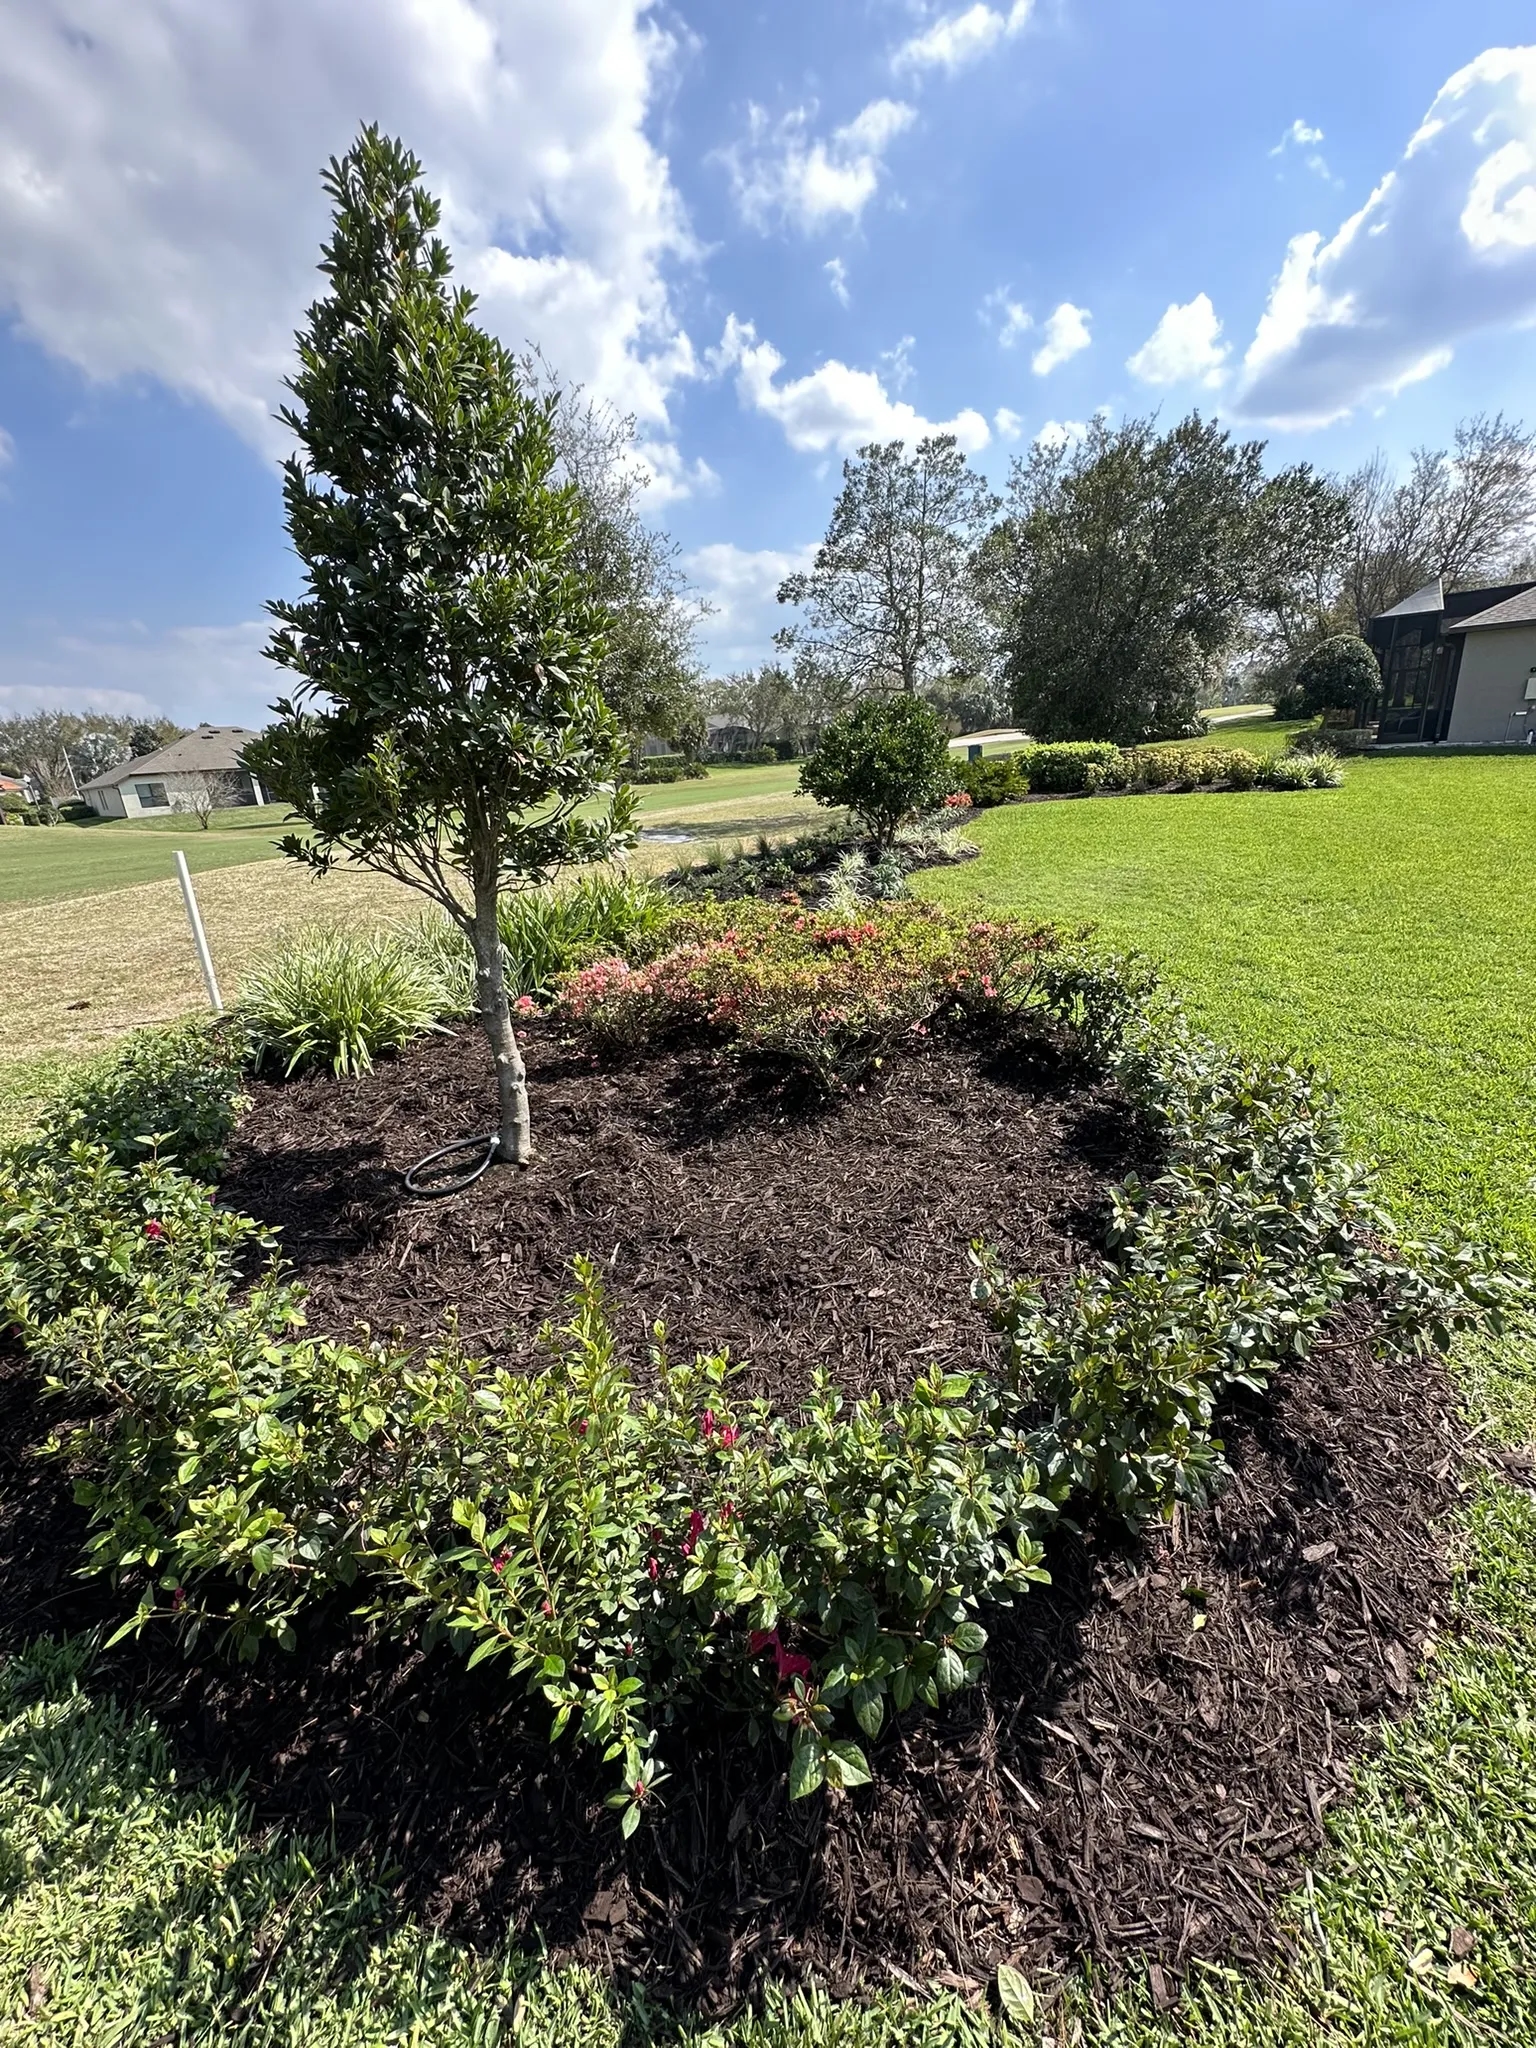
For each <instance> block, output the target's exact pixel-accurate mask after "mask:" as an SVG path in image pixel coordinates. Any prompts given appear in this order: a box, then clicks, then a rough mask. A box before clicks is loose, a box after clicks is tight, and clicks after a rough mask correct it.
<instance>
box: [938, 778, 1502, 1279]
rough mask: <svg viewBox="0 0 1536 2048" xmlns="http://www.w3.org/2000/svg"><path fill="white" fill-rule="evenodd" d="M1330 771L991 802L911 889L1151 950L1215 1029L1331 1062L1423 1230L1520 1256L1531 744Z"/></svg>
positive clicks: (1348, 1103)
mask: <svg viewBox="0 0 1536 2048" xmlns="http://www.w3.org/2000/svg"><path fill="white" fill-rule="evenodd" d="M1345 774H1346V777H1347V780H1346V783H1345V786H1344V788H1342V789H1340V790H1303V791H1296V792H1294V793H1292V792H1286V793H1273V794H1264V793H1260V792H1254V793H1250V794H1243V795H1237V794H1234V795H1209V794H1200V793H1196V794H1191V795H1187V796H1132V797H1113V798H1095V799H1092V800H1090V801H1064V802H1061V803H1051V804H1019V805H1011V806H1007V807H1005V808H1002V809H999V810H993V811H988V812H986V813H984V814H983V815H982V816H981V817H980V818H978V819H977V820H976V822H975V824H974V825H973V826H972V827H971V828H970V829H971V831H972V834H973V836H974V837H975V838H976V839H977V841H978V842H979V843H980V845H981V847H982V849H983V858H982V859H981V860H979V861H976V862H973V863H971V864H970V865H969V866H967V867H964V868H950V869H943V870H939V871H937V872H935V873H934V874H932V875H930V876H928V877H926V878H925V879H924V882H923V884H922V886H923V890H924V893H925V894H928V895H931V896H935V897H937V898H939V899H941V900H943V901H950V902H958V901H960V900H962V899H964V900H975V899H980V900H981V901H982V902H984V903H986V904H988V905H989V906H991V907H994V908H998V909H1008V910H1016V911H1020V912H1023V913H1025V914H1027V915H1028V916H1031V917H1050V918H1062V919H1065V920H1067V921H1069V922H1071V923H1089V922H1091V923H1093V924H1095V925H1096V926H1097V927H1098V928H1099V930H1100V931H1101V932H1102V933H1103V934H1104V936H1105V937H1106V938H1108V939H1109V940H1110V941H1112V942H1113V943H1114V944H1115V945H1116V946H1123V947H1137V948H1140V949H1142V950H1144V951H1146V952H1148V953H1150V954H1152V955H1153V956H1154V957H1156V958H1157V959H1158V960H1160V961H1161V962H1162V963H1163V964H1164V965H1165V966H1166V968H1167V970H1168V973H1169V975H1170V977H1171V978H1172V980H1173V981H1174V982H1175V984H1176V985H1177V986H1178V987H1179V988H1180V989H1181V990H1182V991H1183V992H1184V994H1185V995H1186V997H1187V998H1188V1000H1189V1002H1190V1004H1191V1007H1192V1008H1193V1010H1194V1012H1195V1014H1196V1015H1197V1016H1198V1017H1199V1018H1200V1020H1201V1021H1202V1022H1203V1023H1205V1024H1206V1025H1207V1026H1208V1027H1209V1028H1210V1029H1211V1030H1212V1031H1213V1032H1215V1033H1216V1034H1217V1035H1218V1036H1220V1037H1225V1038H1229V1039H1231V1040H1233V1041H1235V1042H1238V1043H1243V1044H1248V1045H1252V1046H1256V1047H1263V1048H1266V1049H1268V1050H1272V1051H1280V1052H1288V1051H1295V1052H1297V1053H1299V1054H1301V1055H1302V1056H1303V1057H1304V1058H1306V1059H1309V1060H1314V1061H1318V1062H1321V1063H1322V1064H1324V1065H1326V1066H1327V1067H1328V1068H1330V1069H1331V1071H1332V1072H1333V1074H1334V1076H1335V1078H1336V1079H1337V1081H1338V1084H1339V1086H1340V1088H1341V1090H1342V1092H1343V1098H1344V1105H1345V1109H1346V1112H1347V1114H1348V1116H1349V1119H1350V1123H1351V1125H1352V1127H1353V1129H1354V1131H1355V1133H1356V1134H1357V1137H1358V1139H1359V1142H1360V1144H1361V1146H1362V1147H1363V1148H1364V1150H1365V1151H1367V1152H1369V1153H1371V1154H1373V1155H1375V1156H1377V1157H1379V1158H1380V1159H1381V1161H1382V1164H1383V1167H1384V1169H1385V1173H1386V1177H1387V1183H1388V1186H1389V1188H1390V1190H1391V1193H1392V1196H1393V1199H1394V1202H1395V1204H1396V1206H1397V1207H1398V1208H1399V1210H1400V1211H1401V1212H1402V1213H1403V1214H1404V1215H1405V1216H1406V1217H1408V1218H1409V1219H1410V1220H1411V1221H1412V1222H1413V1223H1414V1225H1415V1226H1417V1227H1419V1228H1423V1229H1433V1228H1437V1227H1441V1226H1444V1225H1455V1226H1457V1227H1459V1228H1461V1229H1462V1230H1465V1231H1468V1232H1472V1233H1475V1234H1482V1235H1485V1236H1489V1237H1493V1238H1497V1239H1499V1240H1500V1241H1503V1242H1506V1243H1510V1244H1513V1245H1517V1246H1519V1247H1521V1248H1522V1249H1523V1250H1524V1251H1525V1253H1526V1254H1528V1255H1536V1188H1533V1177H1532V1175H1533V1168H1536V933H1533V929H1532V919H1531V911H1530V907H1529V903H1528V900H1527V897H1526V877H1527V876H1528V875H1530V874H1531V873H1532V872H1533V871H1536V760H1529V759H1526V758H1525V757H1523V756H1521V757H1517V758H1508V757H1504V758H1497V757H1489V756H1468V755H1461V756H1455V755H1451V756H1445V757H1439V758H1437V757H1423V756H1418V757H1414V758H1411V759H1403V760H1391V759H1387V758H1383V757H1380V756H1373V757H1367V758H1364V759H1361V760H1357V761H1353V762H1351V763H1349V764H1348V765H1347V766H1346V769H1345Z"/></svg>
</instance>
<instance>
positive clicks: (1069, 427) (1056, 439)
mask: <svg viewBox="0 0 1536 2048" xmlns="http://www.w3.org/2000/svg"><path fill="white" fill-rule="evenodd" d="M1087 438H1088V422H1087V421H1086V420H1047V421H1046V423H1045V425H1044V426H1043V427H1042V428H1041V429H1040V431H1039V433H1038V434H1036V436H1035V446H1036V447H1037V448H1052V449H1054V448H1075V447H1076V446H1077V444H1078V442H1079V441H1086V440H1087Z"/></svg>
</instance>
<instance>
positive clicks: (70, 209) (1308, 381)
mask: <svg viewBox="0 0 1536 2048" xmlns="http://www.w3.org/2000/svg"><path fill="white" fill-rule="evenodd" d="M1532 30H1533V21H1532V16H1531V11H1530V5H1529V0H1523V4H1520V5H1516V4H1512V0H1465V4H1462V5H1459V6H1457V7H1454V8H1450V7H1446V6H1444V5H1443V4H1440V5H1432V4H1428V0H1391V4H1388V0H1352V4H1350V5H1348V6H1343V7H1341V6H1340V5H1339V4H1338V0H1330V4H1327V5H1325V4H1322V0H1245V4H1243V5H1242V6H1233V5H1232V4H1231V0H1185V4H1182V5H1175V4H1171V0H1167V4H1157V0H819V4H811V0H773V4H772V5H767V4H761V5H743V4H742V0H683V4H681V5H677V6H660V5H657V6H647V5H644V4H642V0H221V4H220V5H219V6H218V7H210V6H208V5H207V4H206V0H0V707H16V708H28V707H30V706H31V705H33V704H35V703H39V702H43V701H55V702H64V703H69V704H73V705H84V704H86V703H90V702H95V703H99V704H101V705H103V706H104V707H113V708H132V709H150V708H153V709H156V710H165V711H168V712H170V713H172V714H173V715H175V716H178V717H180V718H182V719H184V720H188V721H190V720H193V719H196V718H203V717H206V718H218V719H239V720H242V721H246V722H255V721H257V720H258V719H259V718H260V716H261V712H262V707H263V705H264V704H265V703H266V702H267V700H268V698H269V696H270V694H271V685H270V679H269V674H268V671H267V669H266V667H265V664H264V663H263V662H262V660H261V658H260V654H259V648H260V644H261V640H262V638H263V632H264V628H263V625H262V605H263V601H264V599H266V598H268V597H270V596H273V595H277V594H280V593H283V592H286V591H288V590H290V589H291V588H292V587H293V584H294V565H293V563H292V561H291V558H290V557H289V555H288V552H287V549H286V544H285V540H284V535H283V531H282V524H281V507H280V502H279V497H278V491H277V483H276V463H277V460H278V458H279V456H280V454H281V452H282V441H281V436H280V434H279V433H278V431H277V430H276V429H275V427H274V426H273V424H272V422H271V417H270V416H271V412H272V410H273V407H274V405H275V403H276V402H277V400H278V397H279V387H280V381H281V378H282V375H283V371H284V367H285V363H286V360H287V349H288V345H289V339H290V336H291V331H292V328H293V326H294V324H295V322H296V320H297V319H298V317H299V315H300V312H301V310H302V307H303V304H304V302H305V300H306V298H307V297H308V296H309V295H310V293H311V291H312V288H313V264H314V258H315V252H316V248H317V245H318V242H319V239H320V236H321V233H322V232H323V229H324V225H325V220H324V211H323V205H322V201H321V196H320V192H319V186H318V180H317V176H316V172H317V169H318V166H319V164H320V163H321V161H322V160H323V159H324V158H325V157H326V156H327V155H329V154H330V153H331V152H333V151H336V150H340V149H342V148H344V147H345V146H346V143H347V142H348V140H349V139H350V137H351V135H352V133H353V132H354V130H355V129H356V127H357V125H358V124H359V123H360V122H361V121H363V120H365V119H374V118H376V119H379V120H381V121H383V122H384V123H385V124H386V125H388V126H389V127H391V128H393V129H394V130H395V131H396V132H397V133H400V134H402V135H403V136H404V137H405V138H406V139H407V140H408V141H409V142H410V143H411V144H412V146H413V147H414V148H415V149H416V150H417V151H418V153H419V154H420V155H421V156H422V158H423V159H424V161H425V164H426V167H427V175H428V178H429V180H430V181H431V182H432V183H433V184H434V186H435V187H436V189H438V190H439V191H440V193H441V194H442V196H443V198H444V201H445V209H446V226H447V230H448V234H449V238H450V240H451V242H452V245H453V247H454V249H455V252H456V256H457V259H458V262H459V268H460V272H461V275H463V276H464V277H466V278H467V279H468V281H470V282H471V283H473V284H474V285H475V286H476V288H477V290H479V291H480V292H481V295H482V306H483V309H484V314H485V317H486V318H487V320H488V321H489V322H490V323H491V324H493V325H494V326H495V327H496V328H497V329H498V331H499V332H501V333H502V334H503V335H504V336H505V337H506V338H507V339H508V340H509V341H512V342H513V343H515V344H522V343H523V342H524V341H526V340H533V341H537V342H538V343H539V344H540V345H541V346H542V347H543V349H544V350H545V352H546V354H547V355H548V357H549V358H550V360H551V361H552V362H553V363H554V364H555V366H556V367H557V368H558V369H560V370H561V371H562V372H563V373H564V374H565V375H566V376H568V377H569V378H571V379H572V380H581V381H583V382H585V383H586V384H587V385H588V386H589V387H590V388H591V389H592V390H594V391H596V392H598V393H599V394H601V395H603V396H605V397H608V398H610V399H611V400H613V401H614V402H615V403H616V404H618V405H620V406H621V407H623V408H624V409H626V410H631V411H633V412H635V413H636V415H637V416H638V418H639V421H640V425H641V431H642V435H643V438H644V442H645V445H646V448H647V451H648V460H649V464H650V468H651V470H652V474H653V476H654V478H655V484H654V488H653V491H652V494H651V502H652V505H653V509H654V516H655V517H656V518H657V519H658V520H659V521H661V522H662V523H664V524H665V525H667V526H668V527H669V528H670V530H671V531H672V532H673V533H675V534H676V536H677V538H678V540H679V542H680V544H681V546H682V548H683V550H684V553H685V558H686V560H687V562H688V564H689V567H690V569H691V572H692V573H693V575H694V577H695V579H696V580H697V582H698V584H699V586H700V588H701V589H702V590H703V591H704V592H705V593H706V594H707V595H708V596H710V597H711V598H712V600H713V601H714V603H715V605H716V611H715V614H714V616H713V618H712V619H711V620H710V622H709V625H708V627H707V629H706V635H705V640H706V649H707V652H708V655H709V658H710V660H711V663H712V665H713V666H715V667H716V668H717V669H721V668H725V667H728V666H735V665H738V664H741V663H744V662H746V661H748V660H751V659H753V658H756V657H757V656H759V655H761V654H762V653H763V652H765V651H766V648H767V643H768V637H769V635H770V634H771V632H772V629H773V627H774V625H775V624H776V623H777V622H778V616H779V615H778V613H777V612H776V608H775V606H774V603H773V592H774V589H775V587H776V585H777V582H778V580H779V578H780V577H781V576H782V575H783V574H784V573H785V572H786V571H787V570H788V569H789V568H791V567H793V566H795V565H796V564H797V563H798V562H799V561H800V560H802V559H803V558H804V556H805V554H806V551H807V550H808V549H809V548H810V547H811V546H812V545H813V544H814V542H815V540H816V538H817V536H818V534H819V533H820V531H821V530H822V528H823V526H824V524H825V519H826V513H827V509H828V506H829V503H830V500H831V496H832V493H833V490H834V489H835V486H836V482H837V474H838V466H839V464H840V462H841V460H842V458H843V456H844V455H845V454H846V453H848V452H850V451H851V450H852V449H853V448H854V447H856V446H857V445H858V444H859V442H861V441H863V440H865V439H868V438H871V437H880V438H887V437H889V436H891V435H894V434H905V435H906V436H907V437H908V438H913V437H915V436H917V435H920V434H921V433H922V432H923V431H925V430H926V429H928V428H929V427H931V426H952V427H953V428H954V430H955V431H957V432H958V433H959V434H960V435H961V437H962V439H963V440H964V441H965V442H966V443H967V445H968V446H969V447H970V448H971V450H972V451H973V455H974V459H975V460H976V461H977V463H978V464H979V465H980V466H981V467H983V468H984V469H985V470H986V471H987V472H988V474H989V475H991V476H992V477H993V478H994V480H996V481H1001V480H1002V478H1003V477H1004V475H1005V474H1006V470H1007V465H1008V461H1009V459H1010V457H1011V456H1012V455H1014V454H1017V453H1020V452H1024V451H1026V450H1027V449H1028V446H1029V444H1030V442H1031V441H1032V439H1033V438H1034V437H1035V436H1036V435H1037V434H1040V433H1042V432H1044V433H1048V434H1061V433H1071V432H1073V431H1074V430H1075V428H1076V427H1078V426H1080V424H1081V423H1082V422H1083V421H1086V420H1088V419H1089V418H1091V417H1092V415H1093V413H1094V412H1095V411H1096V410H1098V409H1100V408H1105V409H1107V410H1108V412H1109V414H1110V415H1111V417H1114V418H1119V417H1122V416H1124V415H1125V414H1127V413H1130V412H1144V411H1150V410H1153V409H1159V410H1160V411H1161V412H1162V414H1163V416H1164V417H1167V418H1172V417H1176V416H1177V415H1178V414H1180V413H1182V412H1183V411H1185V410H1186V409H1187V408H1188V407H1189V406H1191V405H1196V404H1198V405H1200V406H1201V407H1203V408H1205V409H1206V410H1214V411H1216V412H1218V413H1219V414H1220V415H1221V416H1222V417H1223V419H1225V420H1227V421H1228V422H1229V423H1230V424H1231V425H1232V426H1233V427H1234V429H1240V430H1241V431H1243V432H1245V433H1250V432H1251V433H1255V434H1260V435H1263V436H1264V437H1266V438H1267V439H1268V440H1269V442H1270V447H1271V453H1272V457H1273V459H1276V460H1293V459H1295V458H1297V457H1301V456H1305V457H1308V458H1310V459H1312V460H1314V461H1316V462H1319V463H1321V464H1323V465H1325V466H1327V467H1331V468H1340V469H1343V468H1348V467H1349V466H1350V465H1352V464H1353V463H1355V462H1357V461H1359V460H1361V459H1363V458H1364V457H1365V456H1366V455H1368V454H1369V453H1370V452H1371V451H1372V450H1373V449H1374V448H1376V447H1378V446H1379V447H1382V448H1385V449H1386V450H1387V451H1388V452H1389V454H1390V455H1392V456H1393V457H1394V458H1395V459H1397V460H1400V461H1401V460H1403V459H1404V458H1406V455H1407V453H1408V451H1409V450H1410V449H1411V448H1412V447H1413V446H1414V445H1415V444H1418V443H1422V442H1426V441H1427V442H1431V443H1436V444H1438V443H1441V442H1443V441H1445V440H1446V439H1448V437H1449V434H1450V430H1451V428H1452V426H1453V425H1454V422H1455V421H1456V419H1457V418H1458V417H1460V416H1462V415H1463V414H1466V413H1468V412H1471V411H1474V410H1478V409H1486V410H1493V409H1497V408H1503V409H1504V410H1505V411H1507V412H1511V413H1514V414H1516V415H1524V416H1526V417H1528V418H1536V380H1533V376H1532V363H1533V340H1536V328H1533V324H1532V323H1533V322H1536V42H1533V38H1532ZM1522 35H1524V37H1525V38H1526V42H1525V43H1524V44H1523V45H1522V42H1521V38H1522Z"/></svg>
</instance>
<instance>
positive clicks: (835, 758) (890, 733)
mask: <svg viewBox="0 0 1536 2048" xmlns="http://www.w3.org/2000/svg"><path fill="white" fill-rule="evenodd" d="M953 781H954V772H953V768H952V765H951V762H950V758H949V741H948V739H947V738H946V736H945V732H944V728H943V726H942V725H940V723H939V721H938V720H937V719H936V718H935V717H934V715H933V713H932V712H931V711H930V710H929V709H928V706H927V705H926V704H924V703H922V702H921V700H920V699H918V698H916V697H869V698H866V699H865V700H864V702H863V703H862V704H856V705H855V706H854V708H853V710H852V711H850V712H849V714H848V716H847V717H846V718H839V719H837V720H836V721H835V722H834V723H833V724H831V725H829V726H828V727H827V729H826V731H825V732H824V733H823V734H822V736H821V744H820V745H819V746H818V747H817V749H816V751H815V753H813V754H812V755H811V757H810V758H809V760H807V761H806V763H805V765H804V766H803V767H802V768H801V770H800V787H801V789H802V790H803V791H804V793H805V794H806V795H807V796H813V797H814V798H815V799H816V801H817V803H819V804H845V805H846V806H847V807H848V809H849V810H850V811H852V812H853V814H854V816H855V817H856V818H858V819H860V820H862V822H863V823H864V825H865V826H867V828H868V830H869V835H870V837H871V838H872V839H873V840H874V842H875V845H876V846H877V847H881V848H883V847H887V846H889V845H890V843H891V841H892V840H893V839H894V838H895V836H896V828H897V826H898V825H899V824H900V823H901V821H902V819H903V818H905V817H908V816H910V815H911V813H912V812H913V811H921V810H927V809H929V808H931V806H933V805H934V804H937V803H938V802H940V801H941V799H942V798H943V797H944V795H945V793H946V792H947V791H948V790H949V789H950V787H951V786H952V784H953Z"/></svg>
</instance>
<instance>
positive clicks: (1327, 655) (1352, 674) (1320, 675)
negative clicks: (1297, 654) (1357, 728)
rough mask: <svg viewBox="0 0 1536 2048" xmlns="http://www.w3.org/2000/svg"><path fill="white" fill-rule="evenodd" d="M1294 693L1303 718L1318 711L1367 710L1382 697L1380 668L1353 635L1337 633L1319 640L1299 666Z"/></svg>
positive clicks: (1362, 642) (1364, 646) (1373, 656)
mask: <svg viewBox="0 0 1536 2048" xmlns="http://www.w3.org/2000/svg"><path fill="white" fill-rule="evenodd" d="M1295 690H1296V695H1297V697H1298V699H1299V703H1300V712H1301V715H1302V716H1303V717H1306V718H1312V717H1315V716H1316V715H1317V713H1318V712H1319V711H1353V710H1355V709H1356V708H1357V707H1359V706H1364V707H1367V708H1368V707H1369V706H1370V705H1372V704H1374V703H1375V701H1376V699H1377V698H1378V697H1379V696H1380V695H1381V669H1380V666H1379V665H1378V663H1377V660H1376V657H1375V655H1374V654H1373V653H1372V652H1371V650H1370V648H1369V647H1367V646H1366V644H1365V642H1364V641H1363V640H1360V639H1357V638H1356V637H1355V635H1354V634H1353V633H1336V634H1334V635H1333V636H1332V638H1330V639H1327V640H1323V641H1320V642H1319V643H1318V645H1317V646H1316V647H1314V648H1313V649H1312V651H1311V653H1310V654H1308V655H1307V657H1306V658H1305V660H1304V661H1303V662H1302V663H1301V665H1300V667H1299V668H1298V669H1297V671H1296V684H1295Z"/></svg>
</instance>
